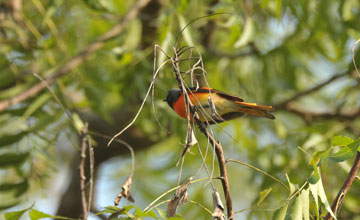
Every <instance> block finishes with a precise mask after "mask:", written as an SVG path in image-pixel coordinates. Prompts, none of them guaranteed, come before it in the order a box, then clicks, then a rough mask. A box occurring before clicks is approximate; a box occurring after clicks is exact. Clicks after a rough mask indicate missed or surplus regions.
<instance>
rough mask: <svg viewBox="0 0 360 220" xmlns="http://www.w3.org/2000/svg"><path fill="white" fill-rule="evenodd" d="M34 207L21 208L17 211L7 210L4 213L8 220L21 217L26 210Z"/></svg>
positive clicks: (15, 219)
mask: <svg viewBox="0 0 360 220" xmlns="http://www.w3.org/2000/svg"><path fill="white" fill-rule="evenodd" d="M32 207H33V205H32V206H30V207H29V208H27V209H23V210H20V211H15V212H7V213H5V214H4V217H5V219H6V220H18V219H20V218H21V216H23V215H24V213H25V212H27V211H28V210H29V209H31V208H32Z"/></svg>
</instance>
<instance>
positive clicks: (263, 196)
mask: <svg viewBox="0 0 360 220" xmlns="http://www.w3.org/2000/svg"><path fill="white" fill-rule="evenodd" d="M271 191H272V188H271V187H270V188H267V189H265V190H263V191H261V192H260V195H259V201H258V202H257V203H256V205H257V206H260V205H261V203H262V202H263V201H264V200H265V199H266V197H267V196H268V195H269V194H270V193H271Z"/></svg>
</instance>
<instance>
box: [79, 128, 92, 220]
mask: <svg viewBox="0 0 360 220" xmlns="http://www.w3.org/2000/svg"><path fill="white" fill-rule="evenodd" d="M87 130H88V124H87V123H86V124H85V125H84V127H83V129H82V130H81V154H80V155H81V161H80V166H79V169H80V191H81V204H82V212H83V219H84V220H87V217H88V201H87V200H86V176H85V159H86V149H87V148H88V147H90V146H88V137H87Z"/></svg>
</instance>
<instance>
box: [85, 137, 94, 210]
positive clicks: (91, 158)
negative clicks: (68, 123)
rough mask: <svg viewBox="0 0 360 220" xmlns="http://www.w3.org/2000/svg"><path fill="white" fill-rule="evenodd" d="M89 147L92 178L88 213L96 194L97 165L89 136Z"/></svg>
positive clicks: (90, 179) (90, 180) (90, 178)
mask: <svg viewBox="0 0 360 220" xmlns="http://www.w3.org/2000/svg"><path fill="white" fill-rule="evenodd" d="M86 139H87V141H88V147H89V157H90V176H89V198H88V201H89V204H88V212H90V208H91V206H92V205H91V204H92V199H93V192H94V169H95V168H94V163H95V156H94V148H93V147H92V145H91V141H90V138H89V137H88V136H87V138H86Z"/></svg>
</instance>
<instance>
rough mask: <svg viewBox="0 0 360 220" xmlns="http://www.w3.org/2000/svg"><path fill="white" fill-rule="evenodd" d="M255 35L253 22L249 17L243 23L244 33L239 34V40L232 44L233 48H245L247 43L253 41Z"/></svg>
mask: <svg viewBox="0 0 360 220" xmlns="http://www.w3.org/2000/svg"><path fill="white" fill-rule="evenodd" d="M254 34H255V22H254V20H253V19H252V18H251V17H248V18H247V19H246V22H245V26H244V32H243V33H242V34H241V36H240V38H239V40H237V41H236V42H235V44H234V47H235V48H240V47H243V46H246V45H247V44H248V43H249V42H251V41H253V37H254Z"/></svg>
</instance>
